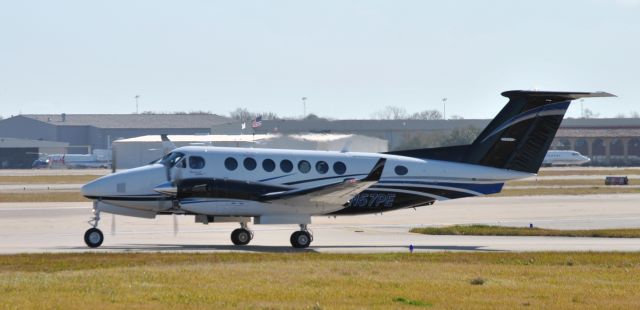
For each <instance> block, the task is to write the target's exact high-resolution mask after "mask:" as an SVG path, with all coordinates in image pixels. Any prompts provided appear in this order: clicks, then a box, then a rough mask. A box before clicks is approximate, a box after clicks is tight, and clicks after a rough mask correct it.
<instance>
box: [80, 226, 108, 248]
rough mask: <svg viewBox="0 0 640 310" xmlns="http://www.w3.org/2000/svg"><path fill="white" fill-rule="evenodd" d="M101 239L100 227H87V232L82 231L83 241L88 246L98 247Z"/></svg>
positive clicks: (102, 239) (102, 237)
mask: <svg viewBox="0 0 640 310" xmlns="http://www.w3.org/2000/svg"><path fill="white" fill-rule="evenodd" d="M103 241H104V235H103V234H102V231H100V229H97V228H89V229H88V230H87V232H85V233H84V243H86V244H87V246H89V247H90V248H97V247H99V246H100V245H101V244H102V242H103Z"/></svg>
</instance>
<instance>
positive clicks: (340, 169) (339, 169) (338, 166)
mask: <svg viewBox="0 0 640 310" xmlns="http://www.w3.org/2000/svg"><path fill="white" fill-rule="evenodd" d="M333 171H334V172H335V173H337V174H344V173H345V172H347V166H346V165H345V164H344V163H343V162H341V161H337V162H335V163H334V164H333Z"/></svg>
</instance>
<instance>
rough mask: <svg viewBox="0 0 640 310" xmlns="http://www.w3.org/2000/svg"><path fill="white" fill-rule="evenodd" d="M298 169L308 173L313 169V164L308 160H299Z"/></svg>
mask: <svg viewBox="0 0 640 310" xmlns="http://www.w3.org/2000/svg"><path fill="white" fill-rule="evenodd" d="M298 170H300V172H302V173H308V172H309V171H310V170H311V164H310V163H309V162H308V161H306V160H301V161H299V162H298Z"/></svg>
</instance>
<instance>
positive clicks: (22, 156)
mask: <svg viewBox="0 0 640 310" xmlns="http://www.w3.org/2000/svg"><path fill="white" fill-rule="evenodd" d="M68 145H69V144H68V143H65V142H54V141H44V140H25V139H15V138H0V169H30V168H31V165H32V164H33V162H34V161H35V160H36V159H38V158H39V157H40V155H43V154H54V153H56V154H60V153H64V152H65V149H66V147H67V146H68Z"/></svg>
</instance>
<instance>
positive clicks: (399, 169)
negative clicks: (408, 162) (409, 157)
mask: <svg viewBox="0 0 640 310" xmlns="http://www.w3.org/2000/svg"><path fill="white" fill-rule="evenodd" d="M393 170H394V171H395V172H396V174H397V175H405V174H407V173H408V172H409V169H407V167H405V166H402V165H397V166H396V167H395V168H394V169H393Z"/></svg>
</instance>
